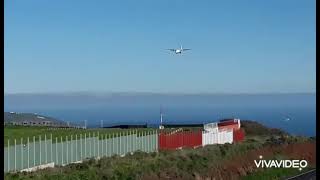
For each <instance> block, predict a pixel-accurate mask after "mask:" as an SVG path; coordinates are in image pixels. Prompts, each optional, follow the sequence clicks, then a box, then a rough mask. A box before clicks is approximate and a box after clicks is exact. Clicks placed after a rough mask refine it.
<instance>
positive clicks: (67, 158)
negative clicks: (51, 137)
mask: <svg viewBox="0 0 320 180" xmlns="http://www.w3.org/2000/svg"><path fill="white" fill-rule="evenodd" d="M68 142H69V141H68V136H66V146H67V151H66V152H67V155H66V156H67V157H66V160H67V163H66V164H68V163H69V151H68V144H69V143H68Z"/></svg>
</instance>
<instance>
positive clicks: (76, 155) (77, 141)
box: [75, 134, 78, 161]
mask: <svg viewBox="0 0 320 180" xmlns="http://www.w3.org/2000/svg"><path fill="white" fill-rule="evenodd" d="M77 157H78V140H77V134H76V160H75V161H77V160H78V158H77Z"/></svg>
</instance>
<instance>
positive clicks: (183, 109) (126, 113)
mask: <svg viewBox="0 0 320 180" xmlns="http://www.w3.org/2000/svg"><path fill="white" fill-rule="evenodd" d="M21 96H22V95H20V96H12V95H7V96H6V95H5V111H15V112H31V113H38V114H42V115H47V116H51V117H54V118H57V119H60V120H64V121H70V122H71V123H75V124H78V125H84V121H85V120H86V121H87V125H88V127H100V126H101V121H103V126H111V125H120V124H148V125H158V124H159V123H160V107H161V108H162V112H163V122H164V123H209V122H215V121H218V120H219V119H224V118H239V119H242V120H254V121H258V122H260V123H262V124H264V125H266V126H268V127H272V128H280V129H283V130H285V131H287V132H289V133H291V134H294V135H305V136H315V135H316V103H315V101H316V100H315V94H276V95H148V96H146V95H126V96H119V95H113V96H112V97H111V98H110V96H108V98H106V97H104V96H99V97H97V96H95V97H91V96H86V97H85V98H84V97H83V96H81V95H80V96H77V97H74V96H73V97H72V98H71V97H66V96H63V97H61V99H59V98H57V96H55V97H52V99H51V98H48V96H46V97H45V98H44V97H42V98H41V97H39V95H38V96H36V95H34V96H35V97H36V98H35V97H34V96H30V95H28V97H25V96H23V97H24V98H21ZM39 99H40V100H41V101H39ZM74 101H77V103H74ZM27 104H28V105H27Z"/></svg>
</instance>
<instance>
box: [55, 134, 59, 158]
mask: <svg viewBox="0 0 320 180" xmlns="http://www.w3.org/2000/svg"><path fill="white" fill-rule="evenodd" d="M55 155H56V164H58V163H59V159H58V137H56V154H55Z"/></svg>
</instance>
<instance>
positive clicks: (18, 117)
mask: <svg viewBox="0 0 320 180" xmlns="http://www.w3.org/2000/svg"><path fill="white" fill-rule="evenodd" d="M24 121H28V122H36V123H39V122H40V123H41V122H44V121H47V122H51V123H54V124H60V125H67V123H66V122H64V121H61V120H58V119H55V118H52V117H47V116H43V115H38V114H35V113H16V112H4V122H5V123H14V122H15V123H21V122H24Z"/></svg>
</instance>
